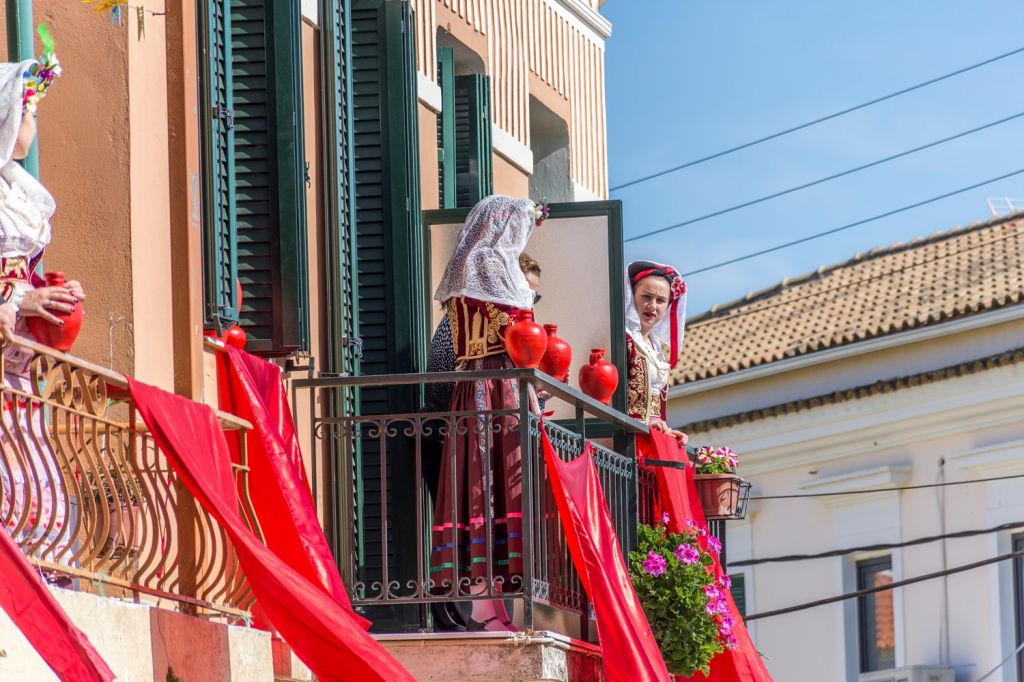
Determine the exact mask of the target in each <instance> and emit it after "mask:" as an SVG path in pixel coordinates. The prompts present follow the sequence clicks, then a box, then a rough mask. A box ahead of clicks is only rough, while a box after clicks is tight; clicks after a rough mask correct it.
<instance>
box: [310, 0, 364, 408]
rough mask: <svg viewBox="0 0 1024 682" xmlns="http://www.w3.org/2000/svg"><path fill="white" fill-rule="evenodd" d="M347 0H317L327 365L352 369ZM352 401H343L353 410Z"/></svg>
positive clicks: (355, 339)
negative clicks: (321, 123)
mask: <svg viewBox="0 0 1024 682" xmlns="http://www.w3.org/2000/svg"><path fill="white" fill-rule="evenodd" d="M350 15H351V10H350V9H349V2H348V1H347V0H344V1H343V0H321V2H320V22H321V24H320V25H321V55H322V59H323V65H324V70H323V74H324V79H323V93H324V100H323V102H324V128H323V130H324V141H325V145H324V146H325V152H324V162H325V173H324V177H325V179H326V182H325V184H326V187H327V190H326V207H327V210H326V212H325V219H324V223H325V230H326V232H325V234H324V237H325V243H326V259H327V262H326V278H327V292H326V293H327V311H328V321H327V346H328V357H327V358H326V370H327V371H328V372H343V373H347V374H356V373H357V372H358V367H359V357H360V355H361V353H362V349H361V345H360V344H361V340H360V339H359V328H358V322H359V318H358V314H357V308H356V297H357V291H358V287H357V284H358V283H357V281H356V276H355V267H354V265H355V248H356V244H355V231H354V230H353V229H352V227H353V215H354V212H355V202H354V196H355V195H354V192H353V191H352V187H351V179H352V172H353V169H352V154H351V148H352V144H353V139H352V125H351V118H352V112H351V108H352V107H351V105H352V101H351V87H350V84H351V74H350V71H351V59H350V48H351V45H350V41H349V36H348V31H349V23H350V20H349V17H350ZM356 407H357V406H356V405H353V404H347V405H346V406H345V411H346V413H348V414H352V413H353V411H354V410H355V408H356Z"/></svg>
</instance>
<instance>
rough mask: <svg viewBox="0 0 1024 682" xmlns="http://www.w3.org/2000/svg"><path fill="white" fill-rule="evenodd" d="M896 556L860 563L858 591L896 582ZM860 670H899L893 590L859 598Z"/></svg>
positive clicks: (858, 566) (866, 560)
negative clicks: (893, 565) (894, 568)
mask: <svg viewBox="0 0 1024 682" xmlns="http://www.w3.org/2000/svg"><path fill="white" fill-rule="evenodd" d="M892 580H893V578H892V557H891V556H884V557H876V558H872V559H864V560H863V561H858V562H857V589H858V590H866V589H870V588H874V587H882V586H884V585H889V584H891V583H892ZM857 630H858V647H859V649H860V671H861V672H864V673H866V672H872V671H875V670H888V669H890V668H894V667H896V620H895V613H894V611H893V593H892V590H883V591H881V592H875V593H873V594H869V595H866V596H863V597H859V598H858V599H857Z"/></svg>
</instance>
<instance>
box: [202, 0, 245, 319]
mask: <svg viewBox="0 0 1024 682" xmlns="http://www.w3.org/2000/svg"><path fill="white" fill-rule="evenodd" d="M202 9H203V11H201V12H200V34H201V35H200V41H199V50H200V54H199V62H200V68H201V69H202V70H201V74H200V107H201V116H200V119H201V123H202V125H201V128H202V129H201V140H202V173H203V307H204V318H205V325H206V326H207V327H214V328H220V329H223V328H226V327H228V326H230V325H232V324H234V323H235V322H237V321H238V313H237V307H238V295H237V292H236V288H235V279H236V278H237V276H238V260H237V253H236V250H235V237H236V232H235V157H234V148H235V131H234V111H233V110H232V109H231V102H232V74H231V40H230V34H231V12H230V7H229V2H228V0H208V1H207V2H205V3H203V5H202Z"/></svg>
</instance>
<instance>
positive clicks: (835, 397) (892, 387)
mask: <svg viewBox="0 0 1024 682" xmlns="http://www.w3.org/2000/svg"><path fill="white" fill-rule="evenodd" d="M1020 362H1024V347H1021V348H1015V349H1013V350H1008V351H1005V352H1003V353H996V354H995V355H990V356H988V357H984V358H979V359H977V360H970V361H968V362H962V363H959V364H956V365H951V366H949V367H943V368H941V369H936V370H932V371H929V372H921V373H919V374H912V375H910V376H906V377H899V378H895V379H883V380H882V381H876V382H875V383H873V384H866V385H864V386H855V387H853V388H845V389H842V390H839V391H832V392H831V393H823V394H821V395H816V396H813V397H810V398H800V399H799V400H791V401H789V402H787V403H782V404H780V405H771V406H770V407H763V408H758V409H756V410H748V411H747V412H738V413H736V414H729V415H725V416H723V417H715V418H713V419H705V420H703V421H698V422H691V423H689V424H683V425H680V426H675V427H674V428H677V429H679V430H680V431H684V432H686V433H688V434H690V435H693V434H695V433H707V432H709V431H714V430H717V429H724V428H727V427H729V426H735V425H736V424H746V423H749V422H755V421H760V420H762V419H770V418H772V417H779V416H782V415H786V414H793V413H796V412H803V411H804V410H809V409H811V408H814V407H820V406H822V405H835V404H838V403H845V402H847V401H850V400H856V399H857V398H867V397H869V396H873V395H878V394H879V393H892V392H893V391H899V390H902V389H906V388H912V387H914V386H924V385H926V384H931V383H934V382H936V381H942V380H944V379H952V378H955V377H962V376H967V375H969V374H977V373H979V372H985V371H987V370H990V369H995V368H997V367H1008V366H1010V365H1016V364H1018V363H1020Z"/></svg>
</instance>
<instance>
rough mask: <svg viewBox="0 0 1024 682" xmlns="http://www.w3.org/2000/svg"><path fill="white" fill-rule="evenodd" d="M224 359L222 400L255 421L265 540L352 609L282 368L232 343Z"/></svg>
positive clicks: (254, 461)
mask: <svg viewBox="0 0 1024 682" xmlns="http://www.w3.org/2000/svg"><path fill="white" fill-rule="evenodd" d="M227 358H228V371H227V372H226V374H227V379H228V380H227V381H225V382H222V383H221V385H220V394H221V395H220V401H221V402H220V404H221V409H224V410H228V411H230V412H231V413H232V414H235V415H237V416H239V417H241V418H242V419H245V420H246V421H248V422H250V423H251V424H252V426H253V429H252V431H250V432H249V433H248V435H247V438H246V445H247V452H248V455H249V466H250V468H251V470H250V473H249V490H250V492H251V496H252V501H253V507H254V508H255V510H256V518H258V519H259V520H260V528H261V529H262V530H263V539H264V541H265V542H266V543H267V547H269V548H270V549H271V551H273V552H274V554H276V555H277V556H279V557H281V559H283V560H284V561H285V563H287V564H288V565H289V566H291V567H292V568H294V569H295V570H296V572H298V573H299V574H300V575H302V576H303V577H305V578H307V579H308V580H309V581H310V582H312V583H314V584H316V585H320V586H322V587H323V589H324V591H325V592H327V594H328V595H330V596H331V597H332V598H333V599H334V600H335V601H336V602H338V603H339V604H341V605H342V606H344V607H345V608H346V609H349V610H351V609H352V604H351V602H350V601H349V598H348V592H347V591H346V589H345V585H344V584H343V583H342V581H341V575H339V573H338V569H337V566H336V565H335V563H334V558H333V557H332V555H331V550H330V547H329V546H328V544H327V538H326V537H324V532H323V529H322V528H321V526H320V520H319V519H318V518H317V515H316V507H315V506H314V504H313V497H312V495H311V494H310V489H309V482H308V480H307V478H306V467H305V463H304V461H303V459H302V451H301V450H300V448H299V438H298V435H297V434H296V432H295V423H294V422H293V421H292V413H291V409H289V407H288V397H287V394H286V392H285V387H284V380H283V378H282V377H281V370H280V369H279V368H278V367H277V366H276V365H273V364H271V363H269V362H267V361H266V360H263V359H262V358H258V357H256V356H254V355H250V354H248V353H246V352H245V351H243V350H239V349H238V348H233V347H231V346H228V348H227ZM228 442H229V444H232V445H236V446H237V439H234V438H231V437H229V439H228ZM236 461H237V454H236ZM353 615H355V616H356V618H358V619H359V620H360V621H362V622H363V624H364V627H367V628H368V627H369V626H370V623H369V621H366V620H365V619H363V618H362V617H360V616H358V615H356V614H353Z"/></svg>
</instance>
